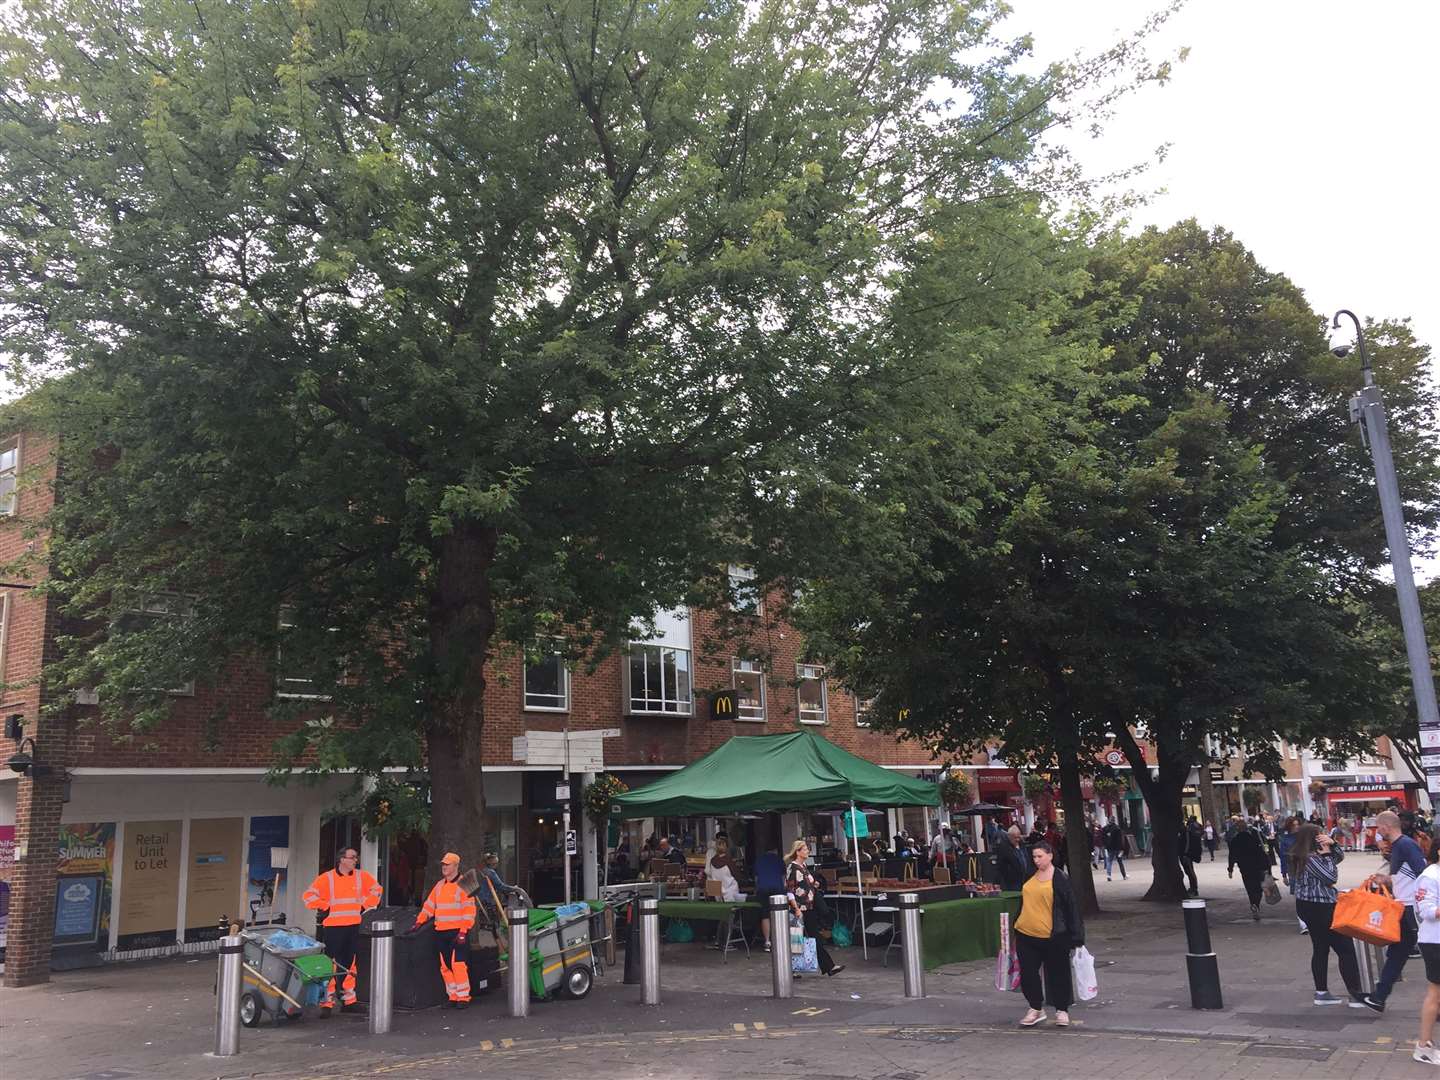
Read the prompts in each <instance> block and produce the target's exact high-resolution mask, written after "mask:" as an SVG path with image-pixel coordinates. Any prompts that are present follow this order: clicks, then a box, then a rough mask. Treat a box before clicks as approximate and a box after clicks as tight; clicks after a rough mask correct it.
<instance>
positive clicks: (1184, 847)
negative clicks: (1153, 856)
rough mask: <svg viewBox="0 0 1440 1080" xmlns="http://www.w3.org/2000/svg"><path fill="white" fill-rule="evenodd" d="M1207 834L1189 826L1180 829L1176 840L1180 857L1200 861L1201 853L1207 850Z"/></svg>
mask: <svg viewBox="0 0 1440 1080" xmlns="http://www.w3.org/2000/svg"><path fill="white" fill-rule="evenodd" d="M1204 844H1205V834H1204V833H1203V832H1201V831H1200V830H1199V829H1192V828H1189V827H1188V826H1187V827H1185V828H1182V829H1181V830H1180V836H1179V838H1178V839H1177V840H1176V846H1177V847H1179V849H1180V852H1179V854H1180V857H1181V858H1182V859H1189V860H1190V861H1191V862H1199V861H1200V855H1201V853H1202V852H1204V850H1205V846H1204Z"/></svg>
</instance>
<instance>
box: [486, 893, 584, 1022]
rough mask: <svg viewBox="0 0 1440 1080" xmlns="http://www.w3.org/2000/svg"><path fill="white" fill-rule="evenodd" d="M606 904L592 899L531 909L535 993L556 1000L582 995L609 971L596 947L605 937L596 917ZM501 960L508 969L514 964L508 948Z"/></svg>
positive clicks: (532, 991) (529, 972) (531, 974)
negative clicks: (596, 925) (596, 928)
mask: <svg viewBox="0 0 1440 1080" xmlns="http://www.w3.org/2000/svg"><path fill="white" fill-rule="evenodd" d="M605 906H606V905H605V904H604V903H602V902H600V901H598V900H592V901H590V902H588V903H578V904H566V905H562V906H560V907H541V908H531V909H530V957H529V963H528V965H527V976H528V978H529V980H530V994H531V996H532V997H534V998H537V999H538V1000H540V1001H552V1000H554V999H555V998H556V997H567V998H571V999H579V998H583V997H584V996H585V995H586V994H588V993H590V988H591V987H592V986H593V985H594V983H595V977H596V976H597V975H601V974H604V971H605V967H604V963H603V961H601V960H600V958H599V957H598V956H596V954H595V949H594V946H595V945H596V944H597V943H599V942H601V941H604V940H605V939H604V938H603V937H596V936H595V935H594V933H593V927H594V923H595V920H596V919H597V918H598V917H599V916H600V915H601V914H602V913H603V912H604V910H605ZM500 960H501V963H503V964H505V966H506V970H507V972H508V970H509V969H510V968H511V967H512V966H513V965H511V963H510V957H509V954H508V952H506V951H502V952H501V954H500ZM506 977H507V978H509V975H508V974H507V976H506Z"/></svg>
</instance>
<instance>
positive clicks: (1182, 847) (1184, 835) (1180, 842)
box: [1175, 825, 1202, 896]
mask: <svg viewBox="0 0 1440 1080" xmlns="http://www.w3.org/2000/svg"><path fill="white" fill-rule="evenodd" d="M1200 835H1201V834H1200V832H1199V830H1197V829H1192V828H1190V827H1189V826H1188V825H1182V826H1181V827H1180V835H1179V836H1178V837H1176V840H1175V843H1176V845H1177V846H1178V849H1179V853H1180V869H1181V870H1183V871H1185V876H1186V877H1188V878H1189V879H1190V886H1189V888H1188V889H1187V890H1186V895H1187V896H1199V895H1200V881H1199V879H1198V878H1197V877H1196V876H1195V864H1196V863H1197V862H1199V861H1200V852H1201V844H1202V841H1201V839H1200Z"/></svg>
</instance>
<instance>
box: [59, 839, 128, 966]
mask: <svg viewBox="0 0 1440 1080" xmlns="http://www.w3.org/2000/svg"><path fill="white" fill-rule="evenodd" d="M114 857H115V823H114V822H113V821H104V822H95V821H86V822H68V823H66V824H64V825H61V826H60V858H59V860H58V861H57V863H56V867H55V872H56V880H55V931H54V939H53V940H54V944H55V945H57V946H59V945H90V946H94V947H97V948H107V947H108V946H109V944H110V876H111V866H112V862H113V860H114Z"/></svg>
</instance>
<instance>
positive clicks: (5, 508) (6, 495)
mask: <svg viewBox="0 0 1440 1080" xmlns="http://www.w3.org/2000/svg"><path fill="white" fill-rule="evenodd" d="M12 451H13V452H14V454H15V463H14V464H13V465H11V466H9V467H8V468H0V517H14V516H15V514H16V512H17V511H18V510H19V508H20V436H19V435H16V436H14V437H13V438H10V439H4V440H0V458H3V457H4V455H6V454H8V453H10V452H12Z"/></svg>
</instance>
